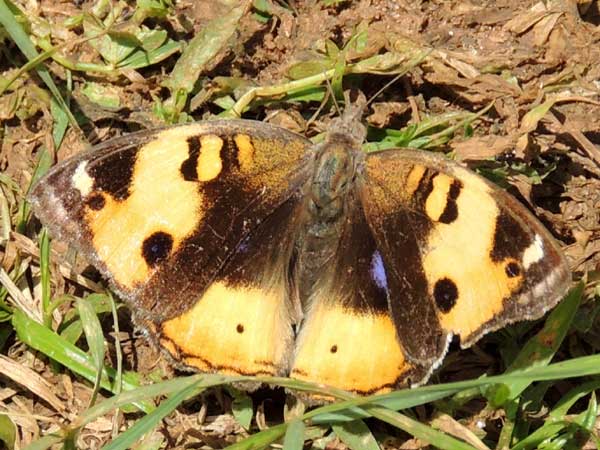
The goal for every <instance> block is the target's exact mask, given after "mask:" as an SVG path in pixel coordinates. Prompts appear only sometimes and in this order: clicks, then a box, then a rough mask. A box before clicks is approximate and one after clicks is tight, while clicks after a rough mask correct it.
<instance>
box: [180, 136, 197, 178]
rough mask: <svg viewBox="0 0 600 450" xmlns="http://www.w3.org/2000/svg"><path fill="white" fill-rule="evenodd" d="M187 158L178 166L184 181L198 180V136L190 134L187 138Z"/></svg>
mask: <svg viewBox="0 0 600 450" xmlns="http://www.w3.org/2000/svg"><path fill="white" fill-rule="evenodd" d="M187 144H188V158H187V159H186V160H185V161H184V162H182V163H181V167H180V168H179V170H180V172H181V175H183V179H184V180H185V181H198V156H199V155H200V147H201V144H200V138H199V137H198V136H191V137H189V138H188V140H187Z"/></svg>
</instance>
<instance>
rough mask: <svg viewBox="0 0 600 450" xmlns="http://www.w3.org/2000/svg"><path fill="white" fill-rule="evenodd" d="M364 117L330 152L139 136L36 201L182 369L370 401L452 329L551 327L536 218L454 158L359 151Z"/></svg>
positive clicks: (187, 131) (410, 379)
mask: <svg viewBox="0 0 600 450" xmlns="http://www.w3.org/2000/svg"><path fill="white" fill-rule="evenodd" d="M363 106H364V105H363ZM363 106H360V105H356V106H355V107H348V108H347V110H346V114H345V115H344V116H343V117H341V118H338V119H336V120H334V121H333V122H332V126H331V129H330V131H329V133H328V134H327V137H326V139H325V140H324V141H323V142H322V143H320V144H313V143H312V142H311V141H309V140H308V139H306V138H305V137H303V136H301V135H299V134H295V133H292V132H290V131H287V130H285V129H283V128H280V127H277V126H273V125H270V124H267V123H262V122H258V121H248V120H213V121H203V122H197V123H190V124H185V125H177V126H171V127H167V128H162V129H155V130H148V131H142V132H137V133H133V134H130V135H126V136H123V137H119V138H116V139H112V140H109V141H107V142H105V143H102V144H100V145H98V146H96V147H94V148H92V149H91V150H89V151H87V152H84V153H81V154H78V155H76V156H75V157H73V158H71V159H68V160H66V161H63V162H62V163H60V164H58V165H57V166H55V167H54V168H53V169H52V170H50V172H49V173H48V174H47V175H46V176H45V177H44V178H43V179H41V180H40V181H39V182H38V183H37V184H36V186H35V187H34V188H33V190H32V194H31V197H30V199H31V202H32V204H33V208H34V211H35V214H36V215H37V216H38V217H39V218H40V220H41V221H42V222H43V223H44V224H46V225H47V226H48V227H49V229H50V230H51V233H52V234H53V235H54V236H55V237H57V238H60V239H61V240H64V241H67V242H69V243H71V244H72V245H74V246H75V247H76V248H77V249H78V250H79V251H80V252H81V253H83V255H85V257H86V258H87V259H88V260H89V261H90V262H91V263H92V264H93V265H95V266H96V267H97V268H98V269H99V270H100V272H101V273H102V274H103V275H104V276H105V277H106V278H108V280H109V281H110V283H111V285H112V287H113V289H114V290H115V291H116V292H117V293H118V294H119V296H120V297H122V298H123V299H124V300H125V301H126V302H127V303H128V304H129V306H130V307H131V309H132V312H133V315H134V319H135V322H136V324H137V325H138V326H139V327H141V328H142V329H143V330H145V331H146V334H147V335H148V336H149V337H150V338H151V339H152V341H154V342H155V343H156V344H157V345H158V346H159V347H160V348H161V349H163V350H164V352H165V353H166V354H167V355H169V357H170V359H171V360H172V361H173V362H174V364H176V366H177V367H179V368H183V369H191V370H195V371H200V372H207V373H224V374H241V375H277V376H289V377H291V378H295V379H299V380H307V381H313V382H319V383H324V384H327V385H331V386H334V387H337V388H341V389H345V390H348V391H351V392H354V393H357V394H360V395H367V394H372V393H379V392H385V391H389V390H391V389H394V388H397V387H399V386H404V385H409V384H410V385H412V384H418V383H423V382H425V381H426V380H427V379H428V377H429V376H430V374H431V373H432V371H433V370H434V369H435V368H436V367H437V366H439V364H440V363H441V361H442V360H443V358H444V355H445V353H446V352H447V350H448V346H449V343H450V340H451V339H452V337H453V336H456V337H457V338H458V339H459V340H460V343H461V346H462V347H463V348H465V347H469V346H471V345H472V344H473V343H475V342H476V341H477V340H478V339H479V338H481V337H482V336H483V335H484V334H486V333H488V332H490V331H493V330H496V329H498V328H501V327H503V326H505V325H507V324H510V323H513V322H516V321H522V320H530V319H535V318H538V317H540V316H541V315H542V314H543V313H544V312H545V311H547V310H548V309H549V308H551V307H553V306H554V305H555V304H556V303H557V302H558V301H559V300H560V299H561V298H562V297H563V296H564V294H565V293H566V290H567V289H568V288H569V284H570V272H569V269H568V267H567V264H566V262H565V258H564V256H563V255H562V253H561V250H560V247H559V245H558V244H557V242H556V241H555V240H554V239H553V237H552V236H551V235H550V233H549V232H548V231H547V230H546V229H545V228H544V227H543V226H542V225H541V224H540V222H538V220H537V219H536V218H535V217H534V216H533V215H532V214H531V213H530V212H529V211H528V210H527V209H526V208H525V207H523V206H522V205H521V204H520V203H519V202H518V201H517V200H515V199H514V198H513V197H511V196H510V195H508V194H507V193H505V192H504V191H503V190H501V189H500V188H498V187H496V186H495V185H493V184H491V183H490V182H488V181H486V180H485V179H483V178H482V177H480V176H478V175H477V174H475V173H474V172H471V171H470V170H468V169H467V168H465V167H463V166H462V165H460V164H459V163H457V162H454V161H451V160H449V159H447V158H445V157H444V156H439V155H436V154H433V153H429V152H423V151H418V150H411V149H393V150H385V151H379V152H372V153H364V152H363V151H362V150H361V148H360V147H361V144H362V142H363V140H364V138H365V127H364V126H363V125H361V124H360V121H358V120H357V119H356V118H357V117H358V116H360V111H361V110H362V109H361V108H362V107H363Z"/></svg>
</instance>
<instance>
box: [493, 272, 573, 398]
mask: <svg viewBox="0 0 600 450" xmlns="http://www.w3.org/2000/svg"><path fill="white" fill-rule="evenodd" d="M583 288H584V285H583V283H579V284H578V285H577V286H576V287H575V288H574V289H573V290H571V292H570V293H569V294H568V295H567V296H566V297H565V299H564V300H563V301H562V302H561V303H560V304H559V305H558V306H557V307H556V308H554V310H553V311H552V312H551V313H550V314H549V315H548V318H547V319H546V323H545V324H544V328H543V329H542V330H541V331H540V332H539V333H538V334H537V335H535V336H534V337H533V338H531V339H530V340H529V341H528V342H527V344H525V347H524V348H523V350H522V351H521V352H520V353H519V355H517V357H516V358H515V360H514V361H513V363H512V364H511V366H510V367H509V368H508V370H507V373H510V372H514V371H518V370H528V369H530V368H532V367H540V366H546V365H548V364H549V363H550V361H551V360H552V358H553V357H554V355H555V354H556V352H557V350H558V348H559V347H560V344H561V343H562V341H563V339H564V338H565V336H566V334H567V332H568V331H569V328H570V326H571V323H572V322H573V319H574V318H575V313H576V312H577V309H578V308H579V304H580V303H581V297H582V295H583ZM530 384H531V382H530V381H528V380H522V381H518V382H514V383H507V384H505V385H506V386H507V387H508V388H509V390H510V396H509V399H511V400H514V399H516V398H517V397H518V396H519V395H520V394H521V392H523V391H524V390H525V389H526V388H527V387H528V386H529V385H530Z"/></svg>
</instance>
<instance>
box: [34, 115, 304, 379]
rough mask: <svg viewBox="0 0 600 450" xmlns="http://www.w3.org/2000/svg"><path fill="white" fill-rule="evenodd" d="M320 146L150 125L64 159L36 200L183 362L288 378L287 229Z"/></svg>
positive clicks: (235, 131)
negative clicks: (242, 257)
mask: <svg viewBox="0 0 600 450" xmlns="http://www.w3.org/2000/svg"><path fill="white" fill-rule="evenodd" d="M309 146H310V142H309V141H307V140H305V139H304V138H303V137H302V136H299V135H296V134H293V133H290V132H286V131H284V130H282V129H279V128H277V127H271V126H269V125H267V124H261V123H256V122H247V121H215V122H201V123H197V124H190V125H183V126H178V127H171V128H166V129H164V130H161V131H156V132H143V133H141V134H134V135H131V136H128V137H127V138H122V139H118V140H113V141H110V142H109V143H107V144H106V145H102V146H100V147H98V148H96V149H93V150H92V151H91V152H88V153H85V154H82V155H81V156H78V157H76V158H75V159H71V160H68V161H66V162H64V163H62V164H60V165H59V166H57V167H55V168H54V169H52V171H51V172H50V173H49V174H48V175H47V176H46V177H45V178H44V179H43V180H41V181H40V182H39V184H37V186H36V187H35V188H34V190H33V194H32V202H33V205H34V208H35V211H36V213H37V215H38V216H39V217H40V218H41V219H42V221H43V222H44V223H47V224H48V225H49V226H50V227H51V229H52V230H53V231H54V233H55V234H56V235H59V236H61V237H62V238H63V239H64V240H66V241H70V242H72V243H74V245H75V246H76V247H78V248H79V249H80V250H81V251H82V252H83V253H84V254H85V255H86V256H87V257H88V259H90V260H91V261H92V262H94V263H95V264H96V265H97V266H98V267H99V268H100V269H101V271H102V272H103V273H104V275H106V276H107V277H108V278H109V279H110V280H111V281H112V282H113V284H114V287H115V288H116V289H117V291H118V292H119V293H120V294H121V295H122V296H123V297H125V298H126V299H128V300H129V301H130V303H131V304H132V305H133V306H134V312H135V313H136V315H137V316H138V318H139V322H140V323H142V324H143V325H144V326H145V327H146V328H147V329H149V330H150V331H151V334H152V335H154V336H158V337H159V340H160V342H161V343H162V344H163V345H164V346H165V347H166V348H167V350H168V351H169V352H170V353H171V354H173V355H174V356H176V357H177V358H180V359H183V362H184V364H186V365H188V366H194V367H197V368H199V369H201V370H205V371H224V372H230V373H231V372H233V373H245V374H252V373H261V374H266V373H270V374H282V373H285V370H286V368H285V367H284V365H285V364H284V363H283V360H284V359H285V354H286V353H289V348H288V346H289V345H290V342H291V341H290V339H291V337H292V336H291V320H290V317H289V315H288V305H287V291H286V289H287V287H286V286H285V280H284V275H285V274H286V270H287V269H286V266H287V265H288V261H286V260H285V258H286V257H287V258H289V257H290V251H289V249H290V248H291V242H293V239H294V235H295V234H294V230H288V226H291V224H292V223H293V219H290V218H293V217H295V216H296V214H295V212H294V210H295V207H296V204H297V200H296V199H297V197H298V192H299V189H300V188H301V186H303V185H304V184H305V182H306V179H307V178H308V177H309V175H310V173H309V172H308V167H307V164H308V162H309V160H310V152H308V151H307V149H308V147H309ZM269 218H271V219H269ZM275 219H277V220H275ZM274 222H275V223H274ZM263 240H267V241H266V242H267V243H263ZM275 247H278V249H279V250H281V254H280V257H279V259H275V260H273V259H272V258H273V257H274V256H273V249H274V248H275ZM240 255H246V256H245V257H246V258H247V261H246V262H245V263H244V265H240ZM246 313H247V314H246ZM240 314H241V315H243V316H245V317H243V318H244V320H247V321H248V322H245V323H242V321H241V319H240ZM227 318H228V321H225V320H226V319H227ZM259 322H260V325H261V326H260V327H258V326H257V324H258V323H259Z"/></svg>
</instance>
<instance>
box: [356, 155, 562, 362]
mask: <svg viewBox="0 0 600 450" xmlns="http://www.w3.org/2000/svg"><path fill="white" fill-rule="evenodd" d="M359 184H360V191H361V199H362V202H363V206H364V208H365V211H366V214H367V219H368V221H369V224H370V226H371V229H372V230H373V233H374V236H375V240H376V242H377V245H378V247H379V248H380V250H381V252H382V255H383V260H384V262H385V266H386V268H387V269H388V272H389V277H388V278H389V279H390V310H391V313H392V316H393V319H394V323H395V324H396V327H397V330H398V335H399V339H400V341H401V343H402V345H403V347H404V348H405V350H406V352H407V354H408V356H409V358H410V359H411V360H413V361H416V362H423V363H427V362H430V363H434V364H436V363H437V362H438V361H439V360H440V359H441V358H442V357H443V354H444V353H445V351H446V348H447V341H448V337H449V336H451V335H457V336H459V337H460V339H461V343H462V345H463V346H469V345H471V344H472V343H473V342H475V341H476V340H477V339H479V337H481V336H482V335H483V334H485V333H487V332H489V331H492V330H494V329H497V328H499V327H500V326H503V325H506V324H508V323H511V322H515V321H518V320H524V319H531V318H537V317H539V316H541V315H542V314H543V312H544V311H546V310H547V309H548V308H550V307H552V306H554V305H555V304H556V303H557V302H558V301H559V300H560V299H561V298H562V297H563V295H564V294H565V293H566V290H567V289H568V286H569V281H570V280H569V271H568V268H567V265H566V262H565V260H564V257H563V256H562V255H561V252H560V249H559V247H558V244H557V243H556V242H555V241H554V239H553V238H552V236H551V235H550V234H549V233H548V231H547V230H545V229H544V227H543V226H542V225H541V224H540V223H539V222H538V221H537V220H536V219H535V218H534V217H533V216H532V215H531V214H530V213H529V212H528V211H527V210H526V209H525V208H524V207H523V206H522V205H521V204H519V203H518V202H517V201H516V200H514V199H513V198H512V197H510V196H509V195H508V194H506V193H504V192H503V191H502V190H500V189H499V188H498V187H495V186H493V185H492V184H491V183H489V182H487V181H486V180H484V179H483V178H481V177H479V176H478V175H476V174H474V173H473V172H471V171H468V170H467V169H465V168H463V167H462V166H460V165H459V164H457V163H454V162H452V161H449V160H447V159H445V158H443V157H439V156H436V155H433V154H429V153H425V152H418V151H411V150H390V151H385V152H381V153H374V154H371V155H369V156H368V157H367V158H366V161H365V165H364V172H363V177H362V178H361V180H360V182H359Z"/></svg>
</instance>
